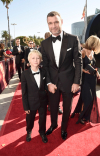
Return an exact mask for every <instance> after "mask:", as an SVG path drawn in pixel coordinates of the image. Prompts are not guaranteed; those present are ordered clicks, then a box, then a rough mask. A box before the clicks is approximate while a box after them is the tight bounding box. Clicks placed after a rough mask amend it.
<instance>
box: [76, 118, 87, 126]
mask: <svg viewBox="0 0 100 156" xmlns="http://www.w3.org/2000/svg"><path fill="white" fill-rule="evenodd" d="M78 123H81V124H82V125H84V124H85V122H84V121H83V120H82V119H81V120H80V121H77V122H76V124H78Z"/></svg>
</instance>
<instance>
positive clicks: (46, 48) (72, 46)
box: [41, 31, 82, 93]
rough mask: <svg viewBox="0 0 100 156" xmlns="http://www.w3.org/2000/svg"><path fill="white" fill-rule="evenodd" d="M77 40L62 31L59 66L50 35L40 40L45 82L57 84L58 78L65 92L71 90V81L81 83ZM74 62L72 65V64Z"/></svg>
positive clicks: (80, 64)
mask: <svg viewBox="0 0 100 156" xmlns="http://www.w3.org/2000/svg"><path fill="white" fill-rule="evenodd" d="M80 50H81V49H80V45H79V40H78V38H77V37H76V36H73V35H70V34H67V33H66V32H64V31H63V39H62V45H61V52H60V57H59V67H57V65H56V62H55V56H54V52H53V46H52V36H50V37H49V38H47V39H46V40H44V41H42V43H41V53H42V55H43V65H44V67H45V69H46V71H47V83H49V82H51V83H53V84H56V85H57V84H58V81H59V80H60V82H61V84H62V87H63V89H64V91H65V92H67V93H70V92H71V86H72V84H73V83H75V84H81V69H82V57H81V51H80ZM73 64H74V65H73Z"/></svg>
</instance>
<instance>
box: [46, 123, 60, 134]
mask: <svg viewBox="0 0 100 156" xmlns="http://www.w3.org/2000/svg"><path fill="white" fill-rule="evenodd" d="M57 127H58V125H57V126H56V127H52V126H51V127H50V128H49V129H48V130H47V131H46V135H49V134H51V133H52V131H53V130H54V129H56V128H57Z"/></svg>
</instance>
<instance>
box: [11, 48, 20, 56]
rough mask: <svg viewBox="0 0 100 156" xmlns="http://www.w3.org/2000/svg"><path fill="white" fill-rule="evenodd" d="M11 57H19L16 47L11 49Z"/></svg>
mask: <svg viewBox="0 0 100 156" xmlns="http://www.w3.org/2000/svg"><path fill="white" fill-rule="evenodd" d="M12 55H19V53H18V50H17V48H16V47H13V52H12Z"/></svg>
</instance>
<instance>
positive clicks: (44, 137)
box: [40, 134, 48, 143]
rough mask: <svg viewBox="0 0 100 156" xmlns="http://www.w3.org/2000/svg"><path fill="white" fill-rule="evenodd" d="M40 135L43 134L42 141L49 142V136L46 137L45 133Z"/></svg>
mask: <svg viewBox="0 0 100 156" xmlns="http://www.w3.org/2000/svg"><path fill="white" fill-rule="evenodd" d="M40 136H41V138H42V141H43V142H44V143H47V142H48V139H47V137H46V135H45V134H40Z"/></svg>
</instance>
